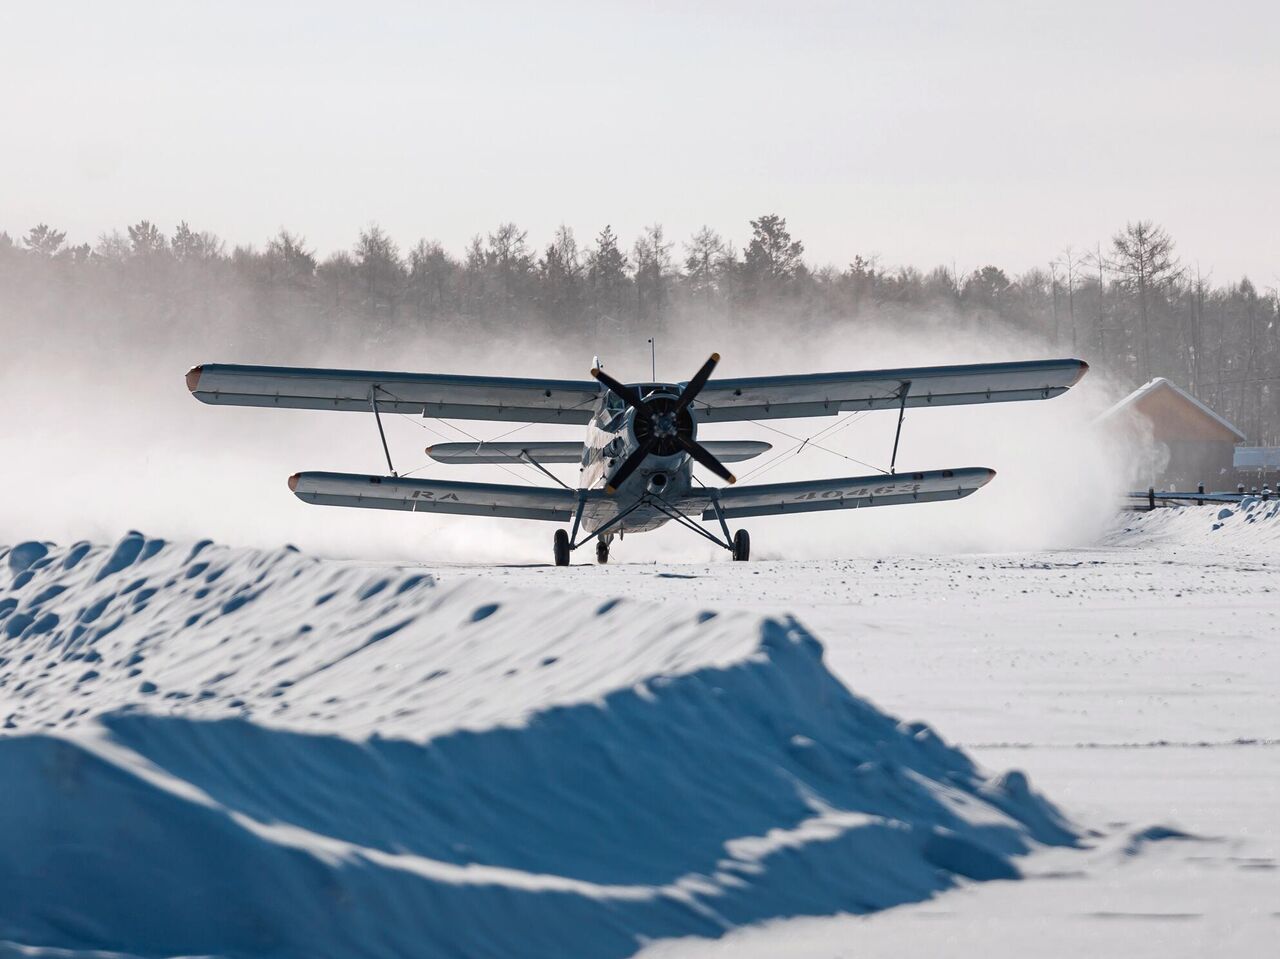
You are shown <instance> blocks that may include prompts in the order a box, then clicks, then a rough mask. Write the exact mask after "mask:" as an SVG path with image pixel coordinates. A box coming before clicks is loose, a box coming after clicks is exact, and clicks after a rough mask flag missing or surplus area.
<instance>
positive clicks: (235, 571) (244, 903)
mask: <svg viewBox="0 0 1280 959" xmlns="http://www.w3.org/2000/svg"><path fill="white" fill-rule="evenodd" d="M1218 512H1219V511H1218V510H1217V509H1215V508H1212V507H1194V508H1187V509H1181V510H1178V509H1167V510H1156V511H1154V512H1152V513H1146V514H1137V513H1133V514H1126V515H1124V516H1123V517H1122V518H1121V519H1120V521H1119V522H1118V523H1117V524H1116V525H1115V527H1114V528H1113V529H1112V530H1111V531H1110V532H1109V533H1107V535H1106V536H1105V537H1104V538H1103V540H1102V541H1101V542H1100V543H1099V544H1097V545H1095V546H1092V547H1084V548H1073V549H1061V550H1042V551H1037V552H1031V553H1004V554H968V555H952V556H937V557H920V556H902V555H885V556H883V557H880V558H875V557H871V558H862V559H846V560H826V561H791V562H787V561H767V562H759V563H748V564H736V563H729V562H722V561H719V560H718V559H717V560H716V561H714V562H710V563H698V564H680V565H675V564H647V563H646V564H626V563H620V564H617V565H609V566H604V567H597V566H585V565H584V566H574V567H571V568H569V569H555V568H552V567H545V566H523V567H520V566H512V567H496V568H481V567H467V566H460V565H455V564H378V563H369V562H350V561H339V560H325V559H319V558H315V557H311V556H307V555H305V554H301V553H298V552H296V551H294V550H292V549H288V548H284V549H279V550H272V551H261V550H250V549H234V548H228V547H225V546H220V545H216V544H210V543H199V544H191V543H165V542H162V541H159V540H157V539H154V538H150V539H149V538H147V537H145V536H142V535H140V534H135V535H130V536H128V537H125V538H124V539H122V540H121V541H119V542H118V543H116V544H114V545H112V546H91V545H89V544H87V543H84V544H76V545H73V546H69V547H64V546H57V545H54V544H52V543H35V544H32V543H27V544H20V545H17V546H15V547H14V548H12V549H10V550H8V551H7V552H4V551H3V549H2V548H0V657H3V663H0V711H2V712H3V715H4V724H5V726H6V728H5V729H4V731H3V732H4V738H3V739H0V764H3V772H0V782H2V783H4V787H3V788H4V790H5V796H4V802H3V803H0V836H3V845H0V903H3V905H2V906H0V940H6V941H7V942H9V943H10V945H9V946H8V947H7V948H8V949H10V950H11V951H13V952H14V954H23V955H27V954H32V955H48V956H53V955H62V954H64V953H63V952H62V951H61V950H67V951H68V952H66V953H65V954H69V955H76V956H88V955H92V954H94V953H93V950H113V951H118V952H122V953H127V954H133V955H158V954H202V955H205V954H209V955H265V954H272V955H281V954H306V955H314V956H325V955H353V954H360V955H406V954H410V955H428V954H429V955H466V956H487V955H493V956H498V955H522V956H525V955H529V956H542V955H546V956H563V955H582V956H596V955H601V956H610V955H613V956H625V955H631V954H634V953H636V952H637V950H640V951H641V952H642V954H643V955H645V956H646V957H663V959H673V957H700V956H708V955H710V956H719V955H734V956H743V957H747V959H751V957H755V956H776V955H788V956H802V957H808V956H813V957H818V956H822V957H830V956H834V955H842V954H855V953H856V954H860V955H881V954H889V953H893V954H895V955H901V954H907V955H939V954H950V955H976V954H982V955H984V956H997V957H998V956H1005V955H1008V956H1013V955H1028V954H1032V955H1041V956H1044V955H1049V956H1057V955H1063V956H1066V955H1075V954H1077V953H1078V952H1079V951H1080V950H1081V949H1093V950H1095V951H1097V952H1099V953H1100V954H1103V955H1126V956H1182V955H1185V956H1196V955H1206V954H1259V953H1263V952H1265V950H1266V949H1267V948H1268V945H1269V943H1270V942H1271V941H1272V939H1273V938H1274V933H1275V928H1276V926H1275V923H1276V921H1277V917H1278V914H1277V911H1276V909H1277V907H1276V902H1277V901H1280V900H1277V897H1276V892H1277V891H1278V890H1280V884H1277V879H1278V878H1280V828H1278V827H1277V824H1276V819H1277V817H1276V810H1277V809H1280V712H1278V709H1277V705H1276V704H1277V703H1278V702H1280V644H1278V643H1277V641H1276V637H1277V635H1278V634H1280V632H1278V630H1277V616H1278V615H1280V601H1278V597H1277V590H1280V583H1277V581H1276V576H1275V572H1276V562H1275V560H1274V559H1273V553H1274V543H1275V541H1276V538H1277V535H1280V534H1278V532H1277V531H1280V508H1278V504H1277V503H1276V502H1275V501H1274V500H1271V501H1267V502H1263V501H1261V500H1260V499H1259V500H1256V501H1253V500H1247V501H1246V502H1245V503H1242V504H1241V505H1240V507H1239V508H1238V509H1237V508H1234V507H1233V508H1232V509H1230V510H1229V512H1230V514H1231V515H1229V516H1227V517H1224V518H1219V517H1218ZM768 528H769V527H768V526H766V525H764V524H762V525H761V527H760V529H759V530H758V531H757V530H753V532H754V533H755V538H757V539H763V540H765V541H767V529H768ZM762 534H764V535H762ZM625 546H626V544H625V543H622V544H615V553H616V554H617V556H618V558H619V559H623V560H625V558H626V549H625V548H624V547H625ZM797 617H798V618H797ZM819 640H820V641H821V642H819ZM894 715H897V716H903V717H907V720H906V721H899V720H897V719H895V718H893V716H894ZM913 717H924V718H925V719H927V720H928V723H929V725H926V724H925V723H923V722H919V721H915V720H914V719H913ZM935 729H936V730H937V731H936V732H935ZM944 736H945V737H946V738H947V740H950V741H951V742H953V743H955V744H956V745H954V746H953V745H948V744H947V742H945V741H944V739H943V737H944ZM994 770H1007V771H1006V772H1003V773H996V772H993V771H994ZM1032 783H1034V786H1033V785H1031V784H1032ZM1042 795H1043V796H1044V797H1048V798H1047V799H1045V798H1041V797H1042ZM1049 800H1052V803H1051V802H1050V801H1049ZM1002 880H1005V881H1002ZM1007 880H1018V881H1007ZM887 907H893V908H887ZM19 950H21V952H19ZM0 952H3V948H0Z"/></svg>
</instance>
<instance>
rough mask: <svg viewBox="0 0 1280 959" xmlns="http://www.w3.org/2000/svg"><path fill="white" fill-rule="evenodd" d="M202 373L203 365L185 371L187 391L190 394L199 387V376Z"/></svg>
mask: <svg viewBox="0 0 1280 959" xmlns="http://www.w3.org/2000/svg"><path fill="white" fill-rule="evenodd" d="M203 372H204V366H203V364H202V365H200V366H193V367H191V369H189V370H187V389H188V390H190V391H191V392H192V393H194V392H195V391H196V389H197V388H198V387H199V386H200V374H201V373H203Z"/></svg>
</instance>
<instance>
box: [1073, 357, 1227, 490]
mask: <svg viewBox="0 0 1280 959" xmlns="http://www.w3.org/2000/svg"><path fill="white" fill-rule="evenodd" d="M1098 423H1099V424H1101V425H1104V426H1105V427H1106V428H1107V429H1110V430H1115V431H1117V432H1119V433H1121V434H1122V435H1123V437H1124V439H1125V441H1126V443H1130V444H1135V446H1136V450H1137V452H1138V454H1139V455H1138V456H1136V457H1135V461H1136V463H1137V466H1136V467H1135V474H1136V475H1135V476H1134V477H1133V481H1134V484H1135V486H1142V487H1145V486H1151V487H1155V488H1156V489H1161V490H1179V491H1184V490H1194V489H1195V488H1196V487H1197V486H1198V485H1199V484H1200V483H1203V484H1204V485H1205V488H1206V489H1210V490H1212V489H1226V488H1234V486H1235V478H1234V477H1235V474H1234V472H1233V470H1234V465H1233V457H1234V453H1235V448H1236V445H1237V444H1238V443H1243V442H1244V440H1245V435H1244V434H1243V433H1242V432H1240V430H1239V429H1237V428H1236V427H1235V426H1234V425H1232V424H1231V423H1230V422H1228V421H1227V420H1226V419H1225V418H1224V417H1222V416H1220V415H1219V414H1217V413H1215V412H1214V411H1213V410H1211V409H1210V408H1209V407H1208V406H1206V405H1205V404H1204V403H1202V402H1200V401H1199V400H1198V399H1196V398H1195V397H1194V396H1192V395H1191V394H1190V393H1188V392H1187V391H1186V390H1184V389H1182V388H1181V387H1179V386H1177V385H1176V384H1175V383H1172V382H1170V381H1169V380H1166V379H1165V378H1164V377H1162V376H1158V377H1156V378H1155V379H1154V380H1152V381H1151V382H1150V383H1147V384H1145V385H1143V386H1140V387H1138V389H1136V390H1134V391H1133V392H1132V393H1130V394H1129V395H1128V396H1126V397H1125V398H1124V399H1122V400H1121V401H1120V402H1119V403H1117V404H1116V405H1115V406H1113V407H1111V408H1110V409H1109V410H1107V411H1106V412H1105V413H1103V414H1102V415H1101V416H1099V417H1098Z"/></svg>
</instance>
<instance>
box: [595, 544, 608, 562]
mask: <svg viewBox="0 0 1280 959" xmlns="http://www.w3.org/2000/svg"><path fill="white" fill-rule="evenodd" d="M596 562H597V563H599V564H600V565H602V566H603V565H604V564H605V563H607V562H609V544H608V543H606V542H605V541H604V540H602V539H598V540H596Z"/></svg>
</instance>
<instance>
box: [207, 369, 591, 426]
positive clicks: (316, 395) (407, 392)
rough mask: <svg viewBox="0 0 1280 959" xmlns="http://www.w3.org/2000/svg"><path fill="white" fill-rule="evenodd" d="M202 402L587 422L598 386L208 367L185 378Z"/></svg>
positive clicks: (446, 376) (493, 378)
mask: <svg viewBox="0 0 1280 959" xmlns="http://www.w3.org/2000/svg"><path fill="white" fill-rule="evenodd" d="M187 388H188V389H189V390H191V393H192V395H193V396H194V397H195V398H196V399H198V400H200V401H201V402H202V403H213V404H217V405H222V406H276V407H286V408H289V409H303V410H359V411H362V412H366V413H367V412H369V410H370V408H371V403H370V401H371V399H372V398H373V397H374V394H375V391H376V395H377V400H378V408H379V409H381V410H383V411H385V412H388V413H413V414H419V415H423V416H438V417H442V418H445V419H462V420H511V421H516V422H522V423H523V422H528V423H576V424H582V423H586V422H588V421H589V420H590V419H591V414H592V412H593V411H594V409H593V408H594V406H595V402H596V400H598V399H599V398H600V392H601V387H600V384H598V383H597V382H596V381H595V380H532V379H518V378H515V377H505V376H453V375H449V374H441V373H387V372H379V371H369V370H313V369H306V368H302V367H289V366H237V365H232V364H226V363H206V364H204V365H203V366H197V367H193V368H192V369H191V371H190V372H189V373H187Z"/></svg>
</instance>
